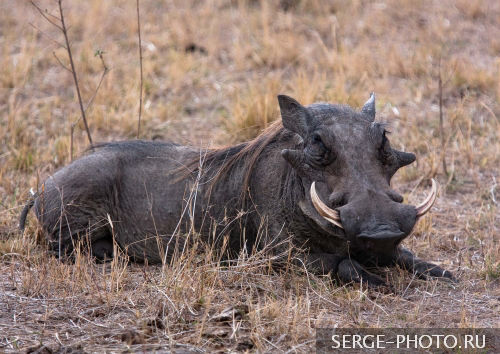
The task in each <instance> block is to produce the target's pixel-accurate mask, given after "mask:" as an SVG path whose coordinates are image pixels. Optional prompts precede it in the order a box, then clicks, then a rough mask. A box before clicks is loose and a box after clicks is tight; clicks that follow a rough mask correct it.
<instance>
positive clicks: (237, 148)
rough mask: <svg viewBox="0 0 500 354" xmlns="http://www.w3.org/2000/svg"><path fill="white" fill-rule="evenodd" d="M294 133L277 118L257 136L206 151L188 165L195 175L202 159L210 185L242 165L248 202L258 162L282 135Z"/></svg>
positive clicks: (245, 194) (244, 190) (242, 189)
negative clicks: (287, 129)
mask: <svg viewBox="0 0 500 354" xmlns="http://www.w3.org/2000/svg"><path fill="white" fill-rule="evenodd" d="M284 134H290V132H287V131H286V130H285V128H284V127H283V124H282V123H281V120H279V121H275V122H274V123H272V124H271V125H269V126H268V127H267V128H266V129H264V131H263V132H262V133H261V134H259V135H258V136H257V137H255V138H254V139H252V140H250V141H247V142H244V143H240V144H237V145H233V146H226V147H221V148H215V149H208V150H205V151H202V152H201V154H200V156H199V157H198V158H196V159H193V160H192V161H189V163H188V164H187V165H186V166H187V167H188V168H189V174H192V175H195V174H196V173H197V172H199V170H200V160H201V161H202V162H203V164H202V167H201V168H202V169H204V170H205V171H206V172H208V175H207V176H208V177H209V179H210V185H211V186H212V187H213V186H214V185H215V184H217V183H218V182H219V181H221V180H222V179H224V178H226V177H228V176H229V175H230V174H231V172H232V170H233V168H236V167H237V166H238V168H242V169H243V170H244V171H245V173H244V175H243V179H242V184H241V194H240V200H241V201H242V202H244V200H245V198H246V196H248V191H249V184H250V178H251V176H252V172H253V170H254V167H255V164H256V163H257V161H258V159H259V157H260V156H261V155H262V153H263V151H264V150H265V149H266V147H269V146H270V145H272V144H273V143H274V142H276V141H278V140H279V138H280V136H282V135H284Z"/></svg>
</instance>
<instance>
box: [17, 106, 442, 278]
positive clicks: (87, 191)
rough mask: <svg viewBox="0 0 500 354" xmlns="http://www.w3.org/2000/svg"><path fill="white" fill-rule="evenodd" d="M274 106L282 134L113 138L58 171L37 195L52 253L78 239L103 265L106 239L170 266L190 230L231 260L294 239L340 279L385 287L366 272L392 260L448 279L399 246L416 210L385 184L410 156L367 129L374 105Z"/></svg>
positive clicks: (317, 265) (373, 126) (317, 267)
mask: <svg viewBox="0 0 500 354" xmlns="http://www.w3.org/2000/svg"><path fill="white" fill-rule="evenodd" d="M278 100H279V103H280V109H281V114H282V123H283V126H284V127H281V126H279V125H275V126H274V127H275V129H274V131H268V132H264V133H263V135H261V136H260V137H258V138H257V139H256V140H255V141H254V142H250V143H246V144H240V145H237V146H234V147H230V148H227V149H221V150H213V151H209V152H206V151H203V150H200V149H198V148H192V147H186V146H179V145H175V144H171V143H162V142H149V141H126V142H114V143H108V144H102V145H100V146H98V147H96V148H95V149H94V151H93V152H90V153H88V154H87V155H85V156H83V157H81V158H80V159H78V160H76V161H74V162H73V163H71V164H70V165H68V166H66V167H64V168H62V169H61V170H59V171H58V172H56V173H55V174H54V175H53V176H51V177H50V178H48V179H47V180H46V181H45V183H44V186H43V188H42V189H41V190H40V194H39V195H38V196H37V197H36V198H35V200H34V210H35V213H36V216H37V218H38V220H39V221H40V222H41V224H42V226H43V229H44V230H45V232H46V233H47V235H48V239H49V244H50V246H51V248H52V249H53V250H54V251H56V252H58V251H59V247H61V250H62V252H63V253H64V254H66V255H67V254H70V253H71V252H72V250H73V245H74V242H75V241H76V240H78V239H82V238H84V239H87V240H88V241H90V245H91V249H92V252H93V254H94V255H95V256H96V257H97V258H105V257H109V256H111V254H112V235H114V238H115V240H116V242H117V244H118V245H119V246H120V247H121V248H122V249H123V250H126V251H127V253H128V255H129V256H131V258H132V259H133V260H135V261H145V260H147V261H148V262H149V263H155V262H161V261H162V257H163V255H164V254H165V251H166V250H168V252H167V259H168V258H169V257H171V256H172V254H173V252H174V250H175V249H176V247H183V245H184V243H185V241H186V240H185V235H186V234H188V232H189V231H191V230H192V229H191V228H192V227H194V230H196V231H197V232H200V234H201V235H202V237H203V238H204V239H205V240H206V241H210V242H213V240H216V242H218V241H220V240H221V239H222V238H223V236H224V235H229V247H230V250H232V251H234V253H233V254H235V253H237V252H238V251H239V250H240V249H241V248H242V247H243V246H245V247H246V248H247V249H248V250H251V249H252V248H253V247H254V246H255V247H257V248H261V247H263V245H264V244H266V243H269V242H271V240H273V242H274V244H278V246H276V247H275V251H279V250H280V249H281V247H285V246H279V243H280V241H282V240H284V239H286V238H288V237H291V239H292V240H293V243H294V244H295V245H296V246H299V247H305V248H306V249H307V250H308V256H307V257H308V258H307V259H305V260H304V261H305V263H306V264H307V265H308V267H309V268H310V269H311V270H313V271H315V272H317V273H321V274H327V273H332V274H333V275H335V276H337V277H338V278H340V279H341V280H343V281H347V282H350V281H355V282H359V281H366V282H367V283H368V284H369V285H372V286H378V285H383V284H384V283H383V280H382V279H380V278H379V277H377V276H375V275H373V274H371V273H369V272H368V271H366V270H365V269H364V268H363V267H364V266H366V265H369V266H371V265H378V266H390V265H396V264H397V265H399V266H401V267H403V268H405V269H408V270H409V271H411V272H414V273H416V274H418V275H420V276H422V277H425V276H426V275H430V276H437V277H446V278H450V279H451V278H452V276H451V274H450V273H449V272H447V271H445V270H443V269H441V268H439V267H438V266H435V265H433V264H431V263H427V262H424V261H421V260H419V259H417V258H416V257H414V256H413V254H412V253H411V252H409V251H408V250H405V249H403V248H402V247H401V246H399V243H400V242H401V241H402V240H403V239H404V238H405V237H407V236H408V235H409V234H410V232H411V230H412V229H413V227H414V224H415V222H416V209H415V207H413V206H410V205H405V204H402V203H401V202H402V197H401V196H400V195H399V194H397V193H396V192H395V191H393V190H392V189H391V187H390V180H391V177H392V176H393V175H394V173H395V172H396V171H397V169H398V168H400V167H402V166H404V165H407V164H409V163H411V162H413V161H414V159H415V156H414V155H413V154H409V153H404V152H399V151H396V150H393V149H392V148H391V147H390V144H389V141H388V139H387V137H386V132H385V130H384V126H383V125H382V124H379V123H376V122H374V116H375V102H374V98H373V100H370V101H368V102H367V104H366V105H365V107H363V109H362V110H361V112H356V111H354V110H353V109H351V108H350V107H348V106H339V105H331V104H325V103H317V104H312V105H310V106H307V107H304V106H302V105H300V104H299V103H298V102H297V101H295V100H294V99H292V98H290V97H287V96H278ZM245 148H247V150H248V151H246V150H245ZM259 148H260V150H259V152H258V153H256V152H255V151H256V149H259ZM235 156H239V157H238V158H235ZM252 157H256V159H255V163H253V164H252V163H250V162H249V161H250V160H251V158H252ZM231 158H233V159H231ZM200 161H201V163H200ZM228 161H231V163H229V164H228ZM199 164H200V165H201V168H200V167H199V166H198V165H199ZM192 167H194V168H192ZM188 168H190V171H191V173H186V171H187V169H188ZM245 181H248V185H245ZM313 181H316V185H317V190H318V193H319V195H320V198H321V199H322V200H323V201H324V202H325V203H326V204H327V205H328V206H329V207H330V208H332V209H337V210H338V211H339V212H340V217H341V220H342V224H343V226H344V230H342V229H340V228H338V227H336V226H334V225H333V224H330V223H329V222H328V221H326V220H325V219H324V218H322V217H321V216H320V215H319V214H318V212H317V211H316V209H315V208H314V207H313V205H312V203H311V199H310V195H309V190H310V187H311V183H312V182H313ZM246 191H248V194H246V195H245V192H246ZM242 192H243V194H242ZM242 195H243V198H242ZM61 201H62V202H61ZM29 206H30V205H28V206H27V209H26V210H28V209H29ZM23 214H24V216H22V217H21V222H20V225H21V227H24V219H25V216H26V215H25V214H26V213H23ZM263 229H265V232H262V230H263ZM259 230H260V231H259ZM219 243H220V242H219Z"/></svg>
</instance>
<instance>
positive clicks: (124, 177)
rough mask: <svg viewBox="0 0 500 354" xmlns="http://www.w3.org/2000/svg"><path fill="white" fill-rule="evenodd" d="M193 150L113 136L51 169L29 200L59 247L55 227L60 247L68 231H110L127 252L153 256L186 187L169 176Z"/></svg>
mask: <svg viewBox="0 0 500 354" xmlns="http://www.w3.org/2000/svg"><path fill="white" fill-rule="evenodd" d="M196 155H197V151H196V150H194V149H191V148H188V147H184V146H179V145H175V144H169V143H160V142H147V141H128V142H116V143H109V144H103V145H100V146H98V147H97V148H96V150H95V152H92V153H89V154H88V155H86V156H83V157H81V158H80V159H78V160H76V161H74V162H73V163H72V164H70V165H68V166H66V167H64V168H62V169H61V170H59V171H57V172H56V173H55V174H54V175H53V176H51V177H49V178H48V179H47V181H46V182H45V184H44V187H43V188H42V193H41V195H40V197H39V198H37V200H36V201H35V210H36V213H37V216H38V218H39V219H40V220H42V223H43V226H44V229H46V230H47V232H48V233H49V235H50V236H51V238H50V241H51V243H52V244H53V248H54V249H55V250H57V249H58V248H59V230H61V245H62V246H63V248H64V247H69V245H70V244H71V237H72V236H71V235H73V237H74V236H75V235H76V234H80V237H81V236H82V234H88V235H89V237H91V241H92V242H96V241H98V240H100V239H104V238H109V237H111V234H114V237H115V239H116V241H117V242H118V243H119V245H120V246H122V247H124V248H127V250H128V253H129V255H131V256H133V257H135V258H136V259H139V260H141V259H143V258H144V257H148V258H149V260H150V261H159V260H160V258H159V254H158V244H157V240H158V237H159V238H160V239H161V238H164V237H165V236H169V235H168V233H171V232H173V231H174V229H175V228H176V226H177V223H178V221H179V218H180V216H181V213H182V201H183V198H184V195H185V193H189V190H187V189H189V188H188V185H187V184H186V183H187V182H188V180H181V181H178V182H177V183H176V182H175V178H173V177H172V176H173V175H175V174H176V172H178V171H182V167H183V162H182V161H187V160H188V159H192V158H193V156H196ZM61 201H64V203H61ZM158 230H162V232H163V234H161V233H159V232H158ZM67 251H69V250H67Z"/></svg>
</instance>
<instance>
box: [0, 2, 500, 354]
mask: <svg viewBox="0 0 500 354" xmlns="http://www.w3.org/2000/svg"><path fill="white" fill-rule="evenodd" d="M287 4H288V5H291V6H290V7H289V8H287V7H288V5H287ZM41 6H42V7H43V8H47V10H48V11H49V12H50V13H56V11H55V10H56V4H55V2H53V1H44V2H42V3H41ZM284 8H287V11H284ZM65 9H66V13H67V18H66V20H67V23H68V24H70V26H71V28H70V37H71V39H72V46H73V50H74V56H75V64H76V66H77V70H78V75H79V78H80V83H81V85H82V94H83V96H84V100H85V101H88V100H89V99H90V97H91V96H92V95H93V93H94V91H95V87H96V85H97V83H98V81H99V78H100V76H101V73H102V64H101V61H100V60H99V58H98V57H96V56H95V55H94V54H95V52H96V51H97V50H102V51H104V60H105V62H106V63H107V65H108V66H109V68H110V69H111V71H110V72H109V74H108V75H107V76H106V77H105V79H104V82H103V85H102V87H101V89H100V91H99V92H98V94H97V96H96V97H95V100H94V102H93V105H92V106H91V108H90V109H89V110H88V112H87V114H88V119H89V125H90V127H91V130H92V134H93V137H94V140H96V141H109V140H114V139H127V138H133V137H134V136H135V130H136V125H137V112H138V102H139V100H138V94H139V79H138V78H139V58H138V47H137V34H136V30H137V28H136V17H135V16H136V12H135V1H118V0H116V1H98V0H93V1H73V0H67V1H65ZM141 9H142V31H143V32H142V37H143V51H144V53H143V54H144V75H145V76H144V80H145V82H144V89H145V96H144V111H143V119H144V121H143V128H142V132H143V134H142V137H143V138H161V139H165V140H175V141H177V142H181V143H189V144H196V145H203V146H207V145H220V144H226V143H228V142H236V141H242V140H245V139H248V138H251V137H253V136H255V135H256V134H257V133H258V131H259V130H260V129H261V128H263V127H265V126H266V125H267V124H268V123H269V122H270V121H272V120H274V119H276V118H277V117H278V107H277V102H276V99H275V96H276V94H278V93H287V94H289V95H292V96H294V97H296V98H297V99H298V100H299V101H301V102H302V103H304V104H308V103H311V102H314V101H318V100H323V101H330V102H340V103H348V104H351V105H352V106H355V107H358V106H359V105H361V104H362V103H363V102H364V100H365V99H366V98H367V97H368V94H369V92H370V91H372V90H373V91H375V92H376V93H377V95H378V96H377V97H378V103H377V109H378V112H379V118H378V119H379V120H382V121H387V122H389V124H390V130H391V131H393V134H392V143H393V145H394V146H396V147H403V148H404V149H405V150H407V151H413V152H415V153H416V154H417V156H418V161H417V163H416V164H414V165H413V166H412V167H408V168H406V169H404V171H401V172H399V173H398V174H397V175H396V178H395V180H394V186H395V188H396V189H397V190H398V191H400V192H401V193H403V194H404V195H405V198H406V199H407V200H408V201H410V202H416V201H417V200H420V198H421V197H422V196H423V195H424V193H425V190H426V189H427V185H426V184H425V183H422V181H426V180H427V179H428V178H429V177H432V176H434V177H436V178H437V179H438V180H439V181H440V183H441V186H442V188H441V192H440V196H439V199H438V201H437V203H436V206H435V207H434V209H433V210H434V211H433V213H432V215H430V216H428V217H426V218H425V219H424V220H423V221H421V222H420V224H419V225H418V226H417V228H416V230H415V231H414V233H413V235H412V236H411V237H409V238H408V239H407V240H406V241H405V244H406V245H407V246H408V247H409V248H411V249H412V250H414V251H415V252H416V253H417V254H418V255H420V256H422V257H423V258H425V259H428V260H433V261H435V262H436V263H438V264H441V265H443V266H445V267H446V268H448V269H449V270H452V271H453V272H454V273H455V274H456V275H457V276H458V278H459V279H460V283H459V284H456V285H453V284H449V283H446V282H439V281H435V280H429V281H423V280H418V279H414V278H412V277H411V276H409V275H408V274H405V273H403V272H400V271H398V270H382V271H383V272H384V273H385V274H386V275H387V277H389V278H390V281H391V282H392V283H393V284H394V286H395V288H396V293H395V294H383V293H378V292H376V291H371V290H366V289H363V288H359V287H339V286H336V285H335V284H332V282H331V281H330V280H329V279H328V278H317V277H313V276H312V275H310V274H305V273H304V272H303V271H302V270H301V269H299V268H294V269H289V270H288V271H286V272H284V271H282V272H277V271H273V270H272V269H270V268H269V259H267V258H266V256H262V255H253V256H247V257H244V256H242V257H240V259H239V262H238V264H237V265H235V266H232V267H229V268H221V267H220V265H219V264H217V263H214V262H213V258H212V257H211V256H210V252H206V251H205V252H203V246H201V245H200V248H201V250H202V252H195V251H193V252H189V254H186V255H184V257H183V258H182V259H180V260H178V261H177V262H174V264H172V265H171V266H169V267H165V268H163V269H162V268H161V267H153V266H149V267H144V266H141V265H126V264H125V263H124V261H123V259H122V258H121V257H117V258H116V259H115V260H114V261H113V262H112V263H111V264H106V265H95V264H92V263H91V262H90V261H89V260H88V259H86V258H85V257H83V256H81V257H77V260H76V263H75V264H61V263H59V262H58V261H57V260H55V259H53V258H50V257H48V256H47V255H46V254H45V253H44V249H43V246H41V245H40V244H39V243H40V242H39V237H38V236H39V235H38V231H37V226H36V223H35V221H34V220H33V218H31V219H30V224H29V227H28V229H27V231H26V232H25V234H24V235H20V234H19V233H18V231H17V230H16V224H17V219H18V216H19V213H20V210H21V207H22V205H23V203H24V201H25V200H26V198H27V194H28V193H27V192H28V190H29V188H30V187H36V186H37V184H38V183H39V181H40V180H42V179H43V178H45V177H46V176H47V175H49V174H50V173H52V172H53V171H54V170H56V169H57V168H59V167H61V166H63V165H64V164H67V163H68V162H69V161H70V129H71V125H72V123H73V122H74V121H76V120H77V119H78V117H79V113H78V108H77V104H76V99H75V93H74V87H73V85H72V78H71V76H70V74H69V73H68V72H67V71H65V70H64V69H63V68H62V67H61V66H60V65H59V64H58V63H57V61H56V59H55V58H54V55H53V52H54V53H55V54H56V55H57V56H58V57H59V58H60V60H61V61H63V62H64V63H67V57H66V53H65V51H64V50H63V49H61V48H59V47H58V45H57V44H55V43H54V40H55V41H62V40H63V39H62V37H61V35H60V33H58V32H57V31H56V30H54V28H52V27H51V26H50V25H48V24H47V23H46V22H45V21H44V20H43V19H42V18H41V17H40V15H39V14H37V13H36V12H35V11H34V9H33V8H32V7H31V6H30V5H29V4H28V3H25V2H21V1H15V0H12V1H2V2H1V3H0V51H1V53H2V55H0V122H1V125H0V139H1V141H2V144H1V145H0V351H4V350H7V351H17V350H20V349H23V350H24V349H27V348H30V347H36V346H39V345H40V344H43V345H46V346H48V347H49V348H51V349H57V348H66V349H71V348H72V349H78V348H80V349H83V350H85V351H106V350H111V351H121V350H156V349H158V348H170V349H177V350H190V349H192V350H194V349H200V350H207V351H212V350H215V349H220V350H224V349H225V350H241V351H244V350H260V351H309V350H311V349H313V348H314V333H315V331H314V328H316V327H319V326H333V325H338V326H360V327H367V326H371V327H390V326H401V327H470V326H474V327H499V326H500V291H499V290H500V284H499V283H500V280H499V279H500V257H499V256H500V244H499V235H500V226H499V225H500V213H499V207H498V203H500V186H498V184H499V183H500V176H499V166H500V141H499V138H500V104H499V100H500V59H499V55H500V27H499V26H498V19H499V18H500V3H499V2H498V1H496V0H458V1H413V0H397V1H396V0H385V1H384V0H381V1H377V2H368V1H359V0H358V1H332V2H330V1H326V0H324V1H323V0H315V1H300V0H297V1H281V5H280V3H279V2H278V1H273V2H267V1H262V2H259V1H243V0H241V1H236V0H233V1H229V0H226V1H195V0H193V1H184V0H183V1H180V0H179V1H166V2H161V3H160V2H156V1H145V0H144V1H142V2H141ZM34 27H36V28H37V29H35V28H34ZM439 58H441V65H439V62H440V60H439ZM439 67H441V75H442V78H443V81H444V90H443V99H444V134H445V135H444V140H445V146H444V148H443V146H442V144H441V139H440V133H439V105H438V77H439ZM80 123H81V122H80ZM86 146H87V141H86V135H85V132H84V130H83V126H82V125H78V126H77V128H76V130H75V154H78V153H79V152H82V151H83V150H84V149H85V147H86ZM443 156H444V157H445V158H446V161H447V166H448V174H445V173H444V172H443V169H442V167H441V161H442V158H443ZM37 237H38V238H37Z"/></svg>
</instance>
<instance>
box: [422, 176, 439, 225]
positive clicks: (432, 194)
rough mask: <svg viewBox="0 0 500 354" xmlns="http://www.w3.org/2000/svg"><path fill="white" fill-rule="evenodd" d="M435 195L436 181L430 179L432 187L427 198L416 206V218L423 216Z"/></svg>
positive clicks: (430, 206)
mask: <svg viewBox="0 0 500 354" xmlns="http://www.w3.org/2000/svg"><path fill="white" fill-rule="evenodd" d="M436 197H437V183H436V181H435V180H434V178H433V179H432V189H431V192H430V193H429V195H428V196H427V198H425V200H424V201H423V202H422V204H420V205H418V206H417V219H418V218H420V217H422V216H424V215H425V213H427V212H428V211H429V210H430V209H431V208H432V205H433V204H434V202H435V201H436Z"/></svg>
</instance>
